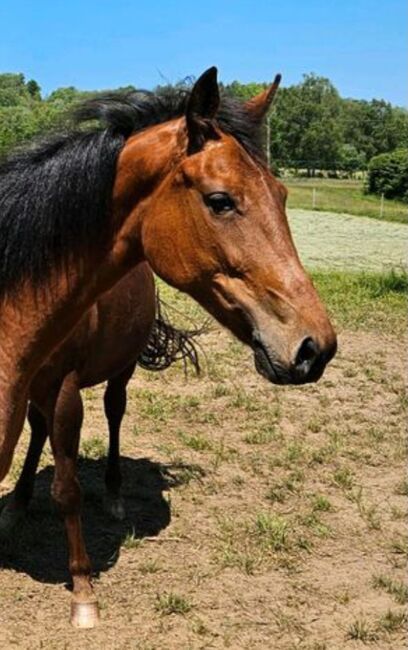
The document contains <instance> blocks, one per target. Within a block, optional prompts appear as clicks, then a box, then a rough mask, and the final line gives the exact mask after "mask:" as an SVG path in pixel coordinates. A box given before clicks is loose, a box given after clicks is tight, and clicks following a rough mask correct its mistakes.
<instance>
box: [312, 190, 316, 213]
mask: <svg viewBox="0 0 408 650" xmlns="http://www.w3.org/2000/svg"><path fill="white" fill-rule="evenodd" d="M315 208H316V188H315V187H314V188H313V190H312V209H313V210H314V209H315Z"/></svg>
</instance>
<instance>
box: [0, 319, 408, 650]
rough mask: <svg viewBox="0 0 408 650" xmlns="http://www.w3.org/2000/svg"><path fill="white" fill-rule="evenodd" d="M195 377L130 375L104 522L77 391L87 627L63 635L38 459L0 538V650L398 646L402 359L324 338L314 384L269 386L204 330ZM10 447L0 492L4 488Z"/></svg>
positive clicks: (394, 349)
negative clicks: (31, 488)
mask: <svg viewBox="0 0 408 650" xmlns="http://www.w3.org/2000/svg"><path fill="white" fill-rule="evenodd" d="M203 345H204V348H205V350H206V353H207V355H208V356H207V361H206V362H204V364H203V365H204V368H203V373H202V375H201V377H199V378H195V377H193V376H189V378H188V379H187V380H186V379H185V377H184V373H183V369H182V368H180V367H175V368H172V369H170V370H168V371H166V372H165V373H160V374H154V373H148V372H142V371H139V372H137V373H136V375H135V377H134V379H133V380H132V382H131V384H130V387H129V403H128V409H127V415H126V418H125V420H124V424H123V430H122V431H123V433H122V454H123V457H124V460H123V471H124V478H125V480H124V496H125V499H126V509H127V518H126V520H125V521H124V522H123V523H115V522H114V521H112V520H110V519H109V517H108V516H107V515H105V514H104V511H103V507H102V499H103V493H104V489H103V474H104V466H105V461H104V454H105V445H106V424H105V421H104V416H103V410H102V400H101V397H102V392H103V389H102V387H98V388H97V389H92V390H87V391H85V396H84V397H85V402H86V423H85V426H84V433H83V437H82V458H81V462H80V477H81V482H82V485H83V490H84V523H85V535H86V540H87V545H88V550H89V552H90V555H91V558H92V562H93V566H94V569H95V587H96V592H97V595H98V598H99V601H100V605H101V623H100V625H99V627H97V628H95V629H94V630H91V631H77V630H75V629H73V628H71V627H70V625H69V623H68V617H69V605H70V593H69V591H68V590H67V588H66V582H67V580H68V578H69V576H68V574H67V550H66V543H65V538H64V531H63V528H62V524H61V522H60V521H59V519H58V518H57V516H56V515H55V513H54V509H53V505H52V502H51V500H50V497H49V485H50V480H51V476H52V468H51V465H52V464H51V458H50V454H49V451H47V453H46V455H45V457H44V460H43V463H42V469H41V472H40V473H39V475H38V479H37V489H36V493H35V496H34V500H33V502H32V506H31V508H30V512H29V515H28V517H27V520H26V521H25V522H24V523H23V524H22V526H20V527H19V529H18V530H17V531H16V532H15V534H14V535H13V537H12V538H10V540H8V541H7V542H6V543H5V544H3V548H2V563H3V566H4V568H3V569H2V571H1V572H0V584H1V589H0V648H1V649H3V648H4V649H6V648H7V649H8V648H21V649H27V650H28V649H30V650H32V649H35V648H47V649H48V648H49V649H53V648H56V649H57V648H58V649H60V648H64V649H74V648H75V649H88V648H91V649H93V648H104V649H115V650H119V649H123V650H125V649H135V650H136V649H139V650H153V649H155V650H159V649H160V650H173V649H177V650H189V649H191V650H193V649H194V650H195V649H204V648H214V649H218V648H232V649H234V650H235V649H236V650H241V649H251V650H255V649H258V648H259V649H262V650H269V649H270V650H281V649H282V650H283V649H284V650H292V649H295V648H296V649H301V650H342V649H347V650H348V649H350V650H353V649H357V648H363V647H367V645H368V646H371V647H374V648H380V649H381V650H386V649H390V650H391V648H392V650H399V649H401V650H402V648H405V641H404V626H405V622H406V616H405V614H404V611H403V605H404V603H405V602H406V601H407V598H408V594H407V587H406V586H405V585H404V584H403V582H402V580H403V578H404V555H405V554H406V550H407V541H406V530H405V528H406V505H407V499H406V495H407V491H408V485H407V481H406V479H405V476H404V458H405V452H404V407H405V406H406V396H405V393H404V385H403V378H404V355H403V354H402V352H401V351H402V342H401V340H400V339H399V338H397V337H392V336H384V335H383V336H381V335H378V334H374V333H367V332H354V333H353V332H349V331H343V332H341V333H340V352H339V354H338V356H337V357H336V359H335V360H334V362H333V363H332V364H331V365H330V367H329V369H328V370H327V372H326V374H325V376H324V378H323V379H322V380H321V381H320V382H319V383H318V384H316V385H310V386H306V387H299V388H293V387H287V388H282V387H273V386H271V385H269V384H268V383H267V382H266V381H264V380H263V379H262V378H261V377H259V376H258V375H256V373H255V371H254V369H253V362H252V358H251V353H250V352H249V351H248V350H245V349H243V348H242V347H241V346H240V345H239V344H237V343H235V342H234V341H232V340H231V338H230V337H229V336H228V335H227V334H226V333H221V332H220V331H215V332H212V333H210V334H208V335H206V337H205V340H204V342H203ZM26 444H27V432H26V433H25V434H24V436H23V437H22V440H21V443H20V446H19V449H18V453H17V455H16V459H15V462H14V465H13V469H12V471H11V473H10V475H9V477H8V479H7V481H6V483H4V484H3V485H2V487H1V492H0V494H1V499H0V507H1V506H2V504H3V503H4V500H5V499H6V498H7V495H8V493H9V492H10V491H11V490H12V488H13V485H14V481H15V479H16V477H17V476H18V472H19V468H20V467H21V463H22V460H23V456H24V449H25V446H26Z"/></svg>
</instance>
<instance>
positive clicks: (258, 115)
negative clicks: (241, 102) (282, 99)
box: [245, 74, 282, 120]
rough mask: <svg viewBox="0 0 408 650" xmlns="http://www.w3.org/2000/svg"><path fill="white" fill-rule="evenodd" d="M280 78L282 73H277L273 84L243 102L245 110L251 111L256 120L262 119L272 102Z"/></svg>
mask: <svg viewBox="0 0 408 650" xmlns="http://www.w3.org/2000/svg"><path fill="white" fill-rule="evenodd" d="M281 79H282V75H280V74H277V75H276V77H275V79H274V81H273V84H272V85H271V86H269V88H267V89H266V90H263V91H262V92H261V93H259V95H256V96H255V97H253V98H252V99H250V100H249V101H247V102H246V103H245V106H246V108H247V110H248V111H249V113H251V115H253V117H254V118H255V119H256V120H262V119H263V118H264V117H265V115H266V114H267V112H268V110H269V108H270V106H271V104H272V102H273V98H274V97H275V94H276V91H277V90H278V86H279V84H280V80H281Z"/></svg>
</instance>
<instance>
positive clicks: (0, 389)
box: [0, 369, 28, 483]
mask: <svg viewBox="0 0 408 650" xmlns="http://www.w3.org/2000/svg"><path fill="white" fill-rule="evenodd" d="M0 370H1V369H0ZM16 373H17V371H16V372H15V373H10V375H9V376H8V373H5V374H3V373H1V372H0V483H1V481H2V480H3V479H4V478H5V477H6V475H7V473H8V471H9V469H10V465H11V463H12V460H13V454H14V449H15V447H16V444H17V441H18V439H19V437H20V434H21V431H22V430H23V425H24V419H25V416H26V412H27V402H28V389H26V388H25V387H22V386H21V385H20V384H17V383H15V381H13V380H15V377H14V375H15V374H16Z"/></svg>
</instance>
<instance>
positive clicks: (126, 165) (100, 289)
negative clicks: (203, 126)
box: [0, 120, 183, 383]
mask: <svg viewBox="0 0 408 650" xmlns="http://www.w3.org/2000/svg"><path fill="white" fill-rule="evenodd" d="M182 137H183V136H182V135H181V130H180V120H174V121H171V122H168V123H166V124H162V125H159V126H156V127H152V128H150V129H147V130H146V131H144V132H141V133H139V134H136V135H135V136H132V137H131V138H129V140H128V141H127V143H126V145H125V146H124V148H123V150H122V152H121V154H120V155H119V158H118V163H117V173H116V180H115V184H114V190H113V210H112V217H111V218H112V220H113V223H112V224H111V225H112V228H111V229H110V230H111V233H112V234H111V238H110V241H109V242H108V244H107V246H106V247H105V249H104V251H100V252H96V253H93V254H89V255H88V254H87V255H86V256H85V257H84V259H83V260H82V261H81V263H80V266H78V264H76V263H75V260H73V261H72V262H70V263H69V265H68V268H67V269H64V272H63V273H61V274H58V276H56V275H54V276H53V277H50V278H49V281H48V282H47V284H46V285H44V286H43V287H41V288H40V289H37V290H34V289H33V287H31V286H30V283H26V284H25V285H24V286H23V287H22V288H21V289H20V290H19V291H18V293H17V294H16V295H15V296H12V297H11V299H10V300H6V301H4V302H3V303H2V304H1V305H0V332H1V334H2V336H3V345H2V347H1V348H0V362H1V363H2V364H3V367H6V366H7V367H8V366H10V367H11V366H13V367H14V368H15V367H18V368H19V370H18V374H19V375H21V376H24V377H25V378H26V380H27V381H28V379H27V378H29V377H30V376H32V375H33V373H35V372H37V370H38V369H39V367H40V366H41V365H42V363H44V361H45V359H46V358H47V357H48V356H49V354H50V353H51V352H52V351H53V350H54V349H55V348H56V347H57V345H58V344H59V343H60V342H61V341H62V340H63V339H64V338H65V337H66V335H67V334H68V333H69V332H70V330H72V328H73V327H74V326H75V325H76V323H77V322H78V321H79V319H80V318H81V316H82V315H83V314H84V313H85V312H86V311H87V309H89V308H90V306H91V305H92V304H93V303H94V302H95V301H96V300H97V298H98V297H99V296H100V295H101V294H102V293H104V292H105V291H108V290H109V289H110V288H111V287H112V286H113V285H114V284H115V283H116V282H118V280H119V279H120V278H121V277H123V276H124V275H125V274H126V273H127V272H128V271H129V270H130V269H131V268H132V267H133V266H135V265H136V264H138V263H139V262H140V261H141V260H142V259H143V249H142V245H141V239H140V237H141V214H142V212H143V211H144V212H146V210H148V205H149V200H150V198H151V197H152V196H154V194H155V191H156V190H157V188H158V186H159V185H160V183H161V182H162V181H163V179H164V178H165V177H166V175H167V174H168V173H169V171H170V170H171V169H172V167H173V166H174V165H175V164H176V162H177V160H178V159H179V158H180V156H181V155H182V142H180V140H182ZM5 373H6V374H10V373H9V371H6V370H5ZM0 380H1V376H0ZM0 383H1V381H0ZM24 383H26V381H25V380H24Z"/></svg>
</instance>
